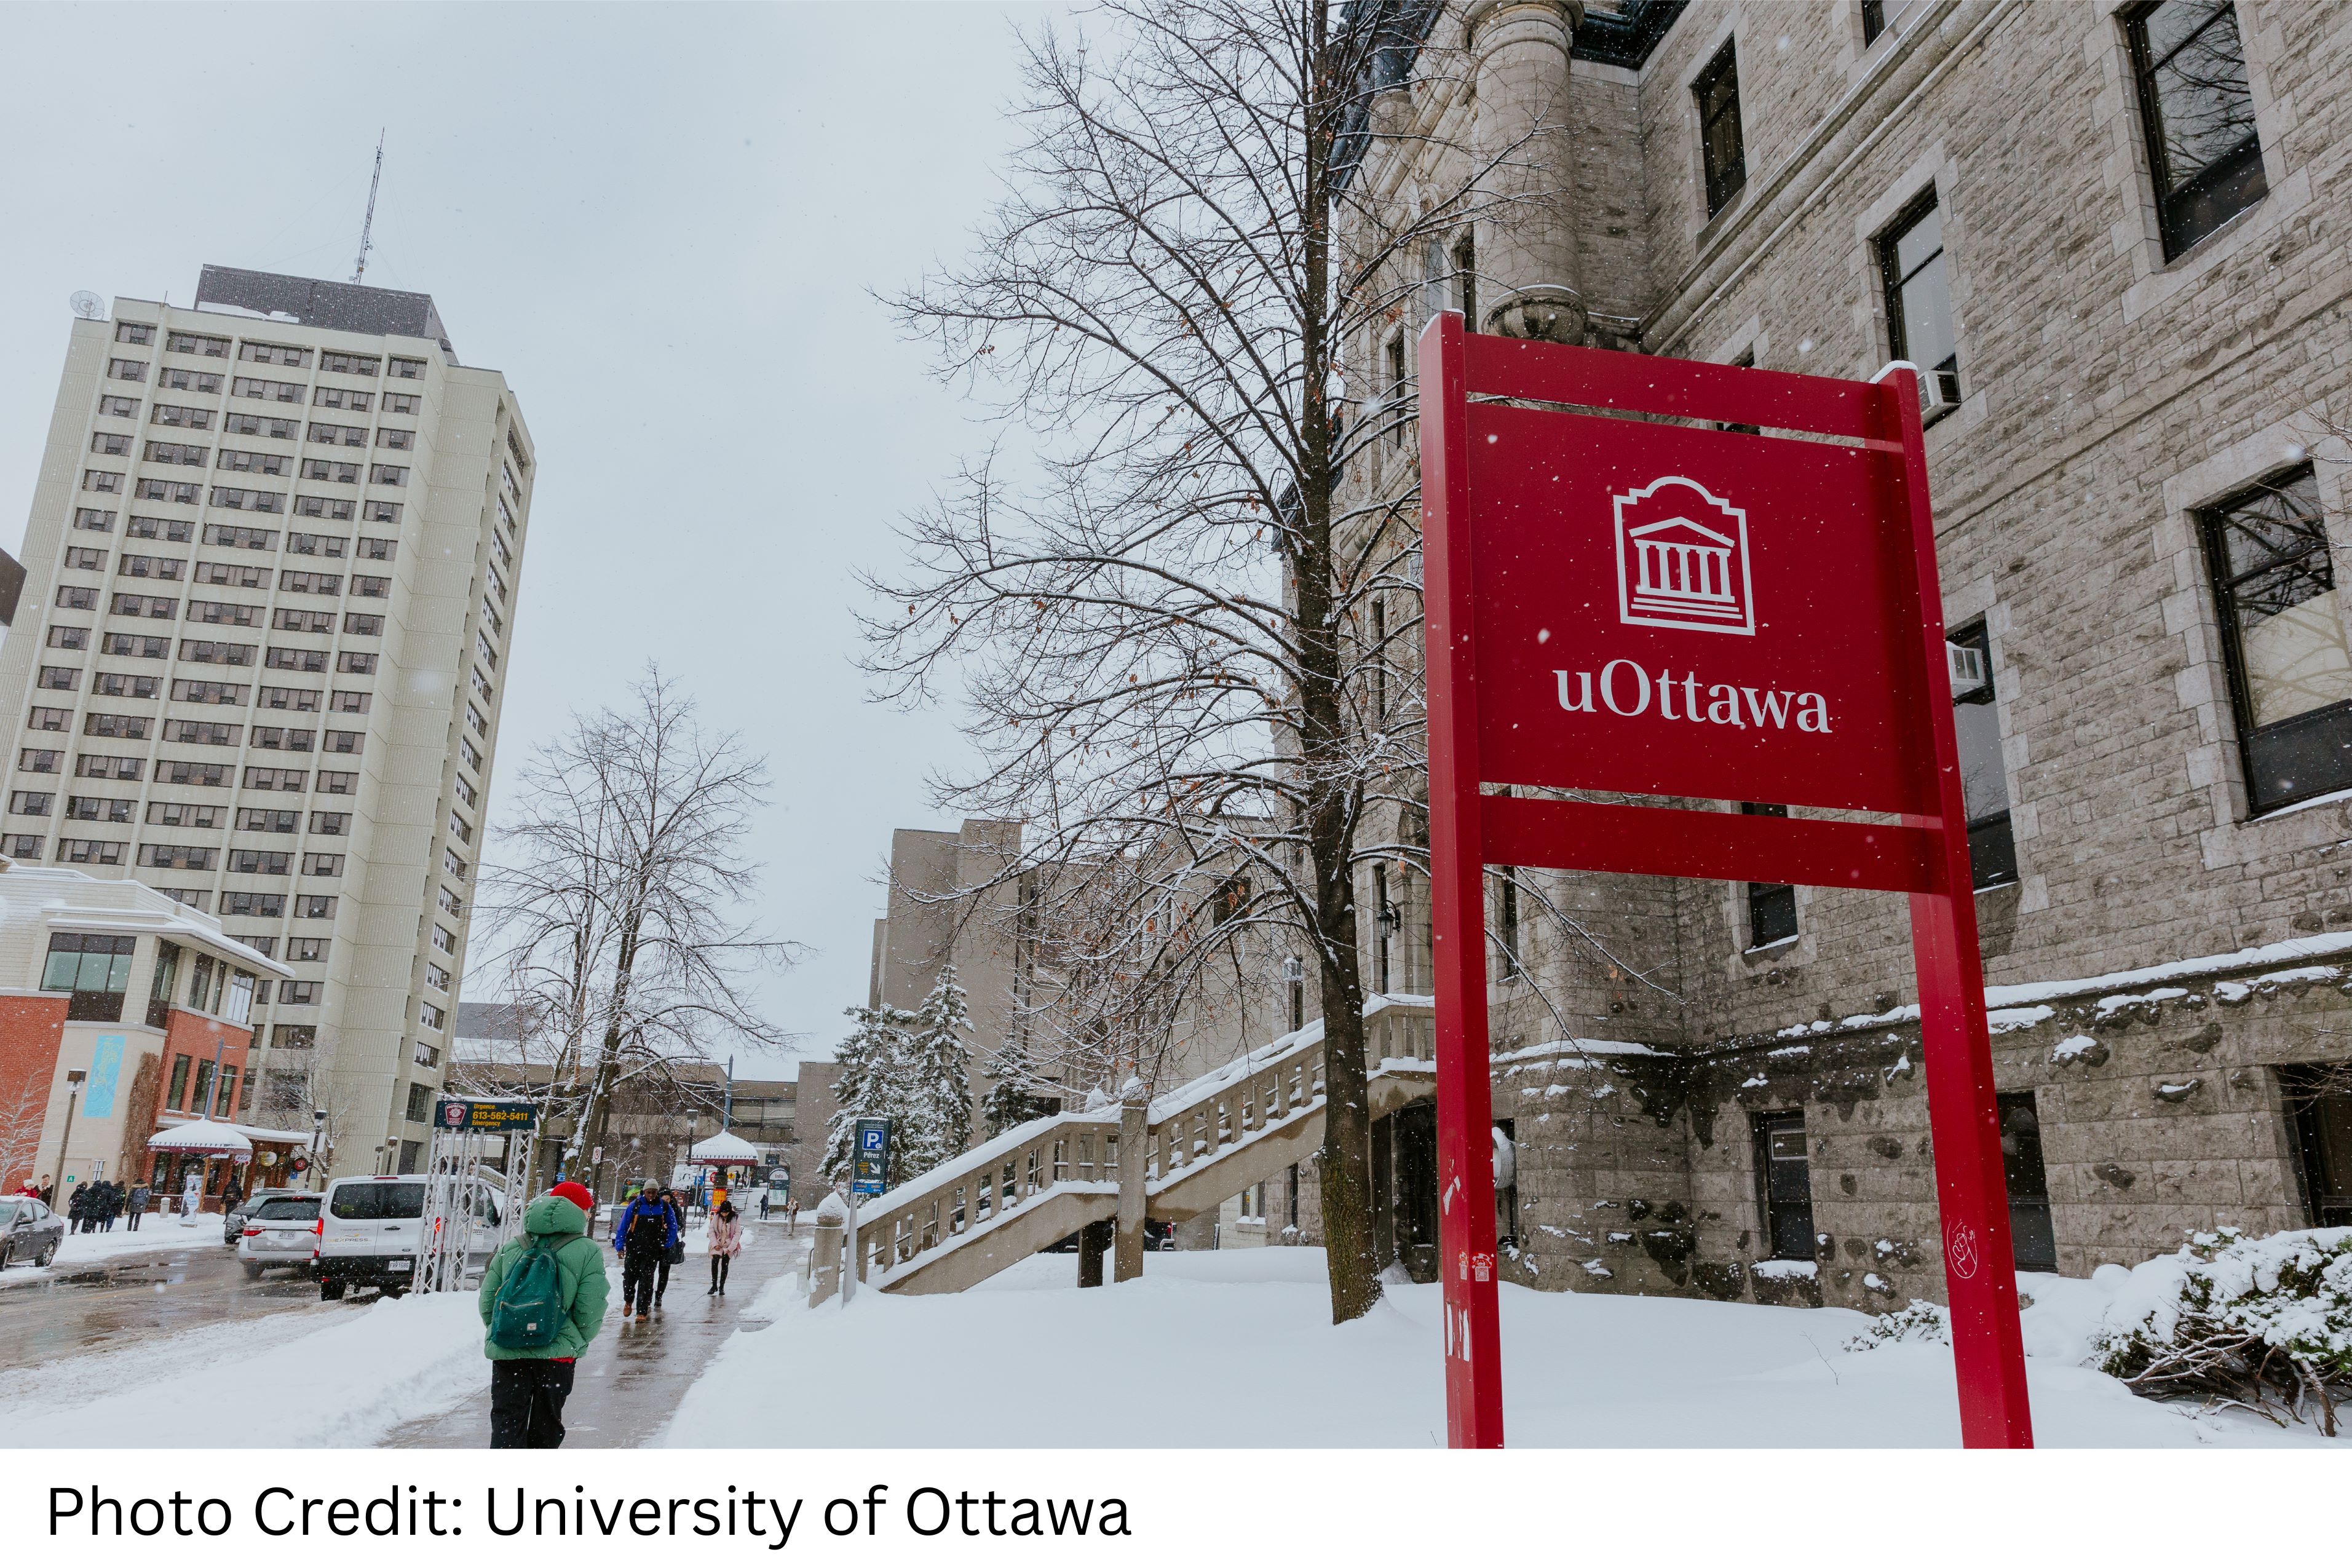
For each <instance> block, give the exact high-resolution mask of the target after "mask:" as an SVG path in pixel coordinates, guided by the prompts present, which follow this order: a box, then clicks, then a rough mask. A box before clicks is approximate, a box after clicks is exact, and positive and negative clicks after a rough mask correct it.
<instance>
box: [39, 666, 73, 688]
mask: <svg viewBox="0 0 2352 1568" xmlns="http://www.w3.org/2000/svg"><path fill="white" fill-rule="evenodd" d="M40 684H41V689H42V690H44V691H75V690H79V689H80V687H81V671H80V670H79V669H75V668H70V667H68V666H67V665H62V664H45V665H43V666H41V682H40Z"/></svg>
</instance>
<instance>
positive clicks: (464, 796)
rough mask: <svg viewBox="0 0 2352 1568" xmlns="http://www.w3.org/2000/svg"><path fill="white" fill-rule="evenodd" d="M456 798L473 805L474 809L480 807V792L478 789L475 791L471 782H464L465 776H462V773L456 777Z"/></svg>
mask: <svg viewBox="0 0 2352 1568" xmlns="http://www.w3.org/2000/svg"><path fill="white" fill-rule="evenodd" d="M457 798H458V799H459V800H461V801H463V802H465V804H467V805H470V806H473V807H474V808H475V809H477V810H479V809H480V808H481V804H482V797H481V795H480V793H479V792H478V791H477V790H476V789H475V788H474V786H473V785H472V784H467V782H466V780H465V778H464V777H463V775H460V776H459V777H458V779H457Z"/></svg>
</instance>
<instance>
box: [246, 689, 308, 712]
mask: <svg viewBox="0 0 2352 1568" xmlns="http://www.w3.org/2000/svg"><path fill="white" fill-rule="evenodd" d="M257 706H258V707H262V708H275V709H278V710H281V711H286V712H292V713H316V712H317V711H318V710H319V694H318V693H317V692H316V691H309V690H305V689H303V688H301V687H299V686H265V687H263V688H262V689H261V696H260V699H259V700H258V702H257Z"/></svg>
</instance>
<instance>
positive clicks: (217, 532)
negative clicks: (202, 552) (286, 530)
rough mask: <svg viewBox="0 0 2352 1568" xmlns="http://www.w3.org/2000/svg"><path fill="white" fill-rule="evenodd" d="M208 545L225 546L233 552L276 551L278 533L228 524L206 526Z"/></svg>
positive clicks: (217, 523)
mask: <svg viewBox="0 0 2352 1568" xmlns="http://www.w3.org/2000/svg"><path fill="white" fill-rule="evenodd" d="M205 543H206V544H225V545H226V546H228V548H230V549H231V550H275V549H277V548H278V531H277V530H275V529H269V528H238V527H235V526H233V525H231V524H229V523H226V522H213V523H206V524H205Z"/></svg>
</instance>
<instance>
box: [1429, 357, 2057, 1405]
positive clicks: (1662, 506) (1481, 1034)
mask: <svg viewBox="0 0 2352 1568" xmlns="http://www.w3.org/2000/svg"><path fill="white" fill-rule="evenodd" d="M1419 353H1420V367H1419V368H1420V400H1421V479H1422V504H1423V560H1424V574H1425V590H1424V598H1423V607H1424V611H1425V616H1424V628H1425V637H1426V639H1427V644H1426V646H1427V654H1428V693H1429V706H1428V712H1429V832H1430V836H1429V847H1430V905H1431V910H1430V913H1431V928H1432V935H1433V958H1434V961H1435V963H1434V966H1433V967H1434V978H1435V982H1436V1004H1437V1005H1436V1015H1437V1018H1436V1023H1437V1028H1436V1036H1437V1041H1436V1043H1437V1061H1436V1074H1435V1077H1436V1088H1437V1124H1438V1150H1437V1153H1438V1191H1439V1192H1440V1193H1441V1194H1444V1199H1445V1201H1443V1202H1441V1204H1440V1206H1439V1229H1440V1242H1441V1256H1444V1257H1449V1258H1453V1259H1454V1261H1455V1267H1454V1268H1449V1269H1444V1270H1441V1278H1442V1279H1443V1280H1444V1293H1445V1310H1444V1349H1445V1407H1446V1435H1447V1439H1448V1441H1449V1442H1450V1443H1452V1444H1453V1445H1454V1446H1455V1447H1499V1446H1500V1445H1501V1443H1502V1440H1503V1399H1502V1383H1501V1375H1502V1373H1501V1347H1500V1332H1501V1331H1500V1325H1499V1319H1498V1313H1497V1304H1496V1284H1497V1277H1496V1268H1495V1263H1494V1259H1495V1252H1496V1225H1495V1217H1496V1216H1495V1175H1494V1169H1493V1163H1492V1159H1491V1155H1490V1153H1489V1143H1490V1139H1491V1136H1492V1134H1491V1129H1492V1127H1493V1123H1494V1114H1493V1113H1494V1106H1493V1089H1492V1084H1491V1081H1490V1079H1489V1077H1488V1072H1489V1068H1488V1059H1487V1056H1488V1051H1487V1047H1488V1030H1487V1018H1486V984H1487V959H1486V937H1485V921H1486V867H1488V866H1513V867H1551V868H1561V869H1567V870H1580V871H1610V872H1623V873H1634V874H1644V875H1654V876H1672V877H1693V878H1706V879H1719V880H1723V881H1732V882H1741V881H1745V882H1767V883H1776V882H1777V883H1803V884H1807V885H1811V886H1816V887H1837V888H1848V889H1874V890H1880V891H1886V892H1899V893H1904V894H1907V895H1908V896H1909V900H1910V913H1911V928H1912V946H1913V952H1914V956H1915V960H1916V969H1917V973H1918V979H1919V1004H1920V1036H1921V1042H1920V1043H1921V1051H1922V1056H1923V1058H1924V1060H1925V1064H1926V1072H1925V1075H1924V1076H1925V1079H1926V1087H1927V1111H1928V1119H1929V1122H1930V1126H1931V1130H1932V1136H1933V1140H1934V1145H1933V1146H1934V1149H1935V1159H1936V1196H1937V1205H1938V1208H1939V1210H1940V1221H1941V1226H1940V1228H1941V1234H1942V1236H1943V1238H1944V1247H1943V1253H1944V1265H1945V1284H1946V1286H1947V1289H1948V1295H1949V1299H1950V1303H1951V1325H1952V1341H1953V1352H1954V1362H1955V1366H1956V1370H1957V1373H1958V1384H1959V1396H1960V1397H1959V1405H1960V1429H1961V1435H1962V1437H1963V1439H1964V1440H1965V1441H1966V1442H1967V1443H1968V1444H1969V1446H1971V1447H1990V1446H2010V1447H2024V1446H2028V1445H2030V1444H2031V1443H2032V1423H2031V1418H2030V1414H2029V1411H2028V1407H2027V1400H2026V1387H2025V1363H2024V1350H2023V1342H2022V1334H2021V1330H2020V1326H2019V1322H2018V1316H2017V1278H2016V1274H2015V1273H2014V1271H2013V1270H2011V1269H2009V1268H1990V1267H1986V1266H1985V1260H1986V1259H1989V1258H1991V1259H2006V1258H2009V1257H2010V1255H2011V1248H2010V1233H2009V1207H2008V1193H2007V1188H2006V1184H2005V1182H2004V1179H2003V1172H2002V1162H2001V1152H2000V1120H1999V1115H1998V1111H1997V1108H1996V1102H1995V1100H1994V1086H1993V1075H1992V1052H1991V1045H1990V1037H1989V1036H1988V1034H1987V1031H1986V1022H1985V1009H1984V975H1983V972H1982V968H1981V965H1980V962H1979V956H1978V943H1977V926H1976V902H1975V894H1974V890H1973V882H1972V879H1971V876H1970V872H1969V844H1968V813H1967V807H1966V804H1965V802H1964V800H1963V798H1962V795H1961V789H1960V772H1959V752H1958V742H1957V741H1956V739H1955V737H1954V734H1953V731H1952V694H1951V688H1950V677H1949V672H1948V664H1947V662H1946V655H1945V642H1944V627H1943V608H1942V599H1941V594H1940V591H1939V589H1938V587H1937V575H1936V536H1935V521H1934V518H1933V515H1932V514H1931V512H1930V510H1929V507H1928V498H1927V458H1926V450H1925V447H1924V445H1923V443H1922V441H1921V437H1920V426H1919V404H1918V386H1917V373H1916V370H1915V369H1914V368H1912V367H1910V366H1907V365H1895V366H1890V367H1888V370H1887V371H1886V372H1884V373H1882V374H1881V375H1880V377H1879V378H1878V379H1877V380H1875V381H1871V382H1857V381H1839V380H1832V379H1829V378H1825V377H1820V376H1805V375H1791V374H1784V373H1780V372H1775V371H1759V370H1748V369H1735V368H1733V367H1730V366H1726V365H1713V364H1703V363H1695V362H1692V361H1687V360H1672V359H1664V358H1659V357H1655V356H1652V355H1646V354H1634V353H1605V352H1601V351H1597V350H1591V349H1581V348H1568V347H1561V346H1559V345H1556V344H1550V343H1543V342H1530V341H1528V340H1523V339H1512V338H1504V337H1500V336H1496V335H1494V334H1489V333H1475V334H1472V333H1465V331H1464V330H1463V321H1462V318H1461V316H1459V315H1458V314H1455V313H1453V312H1450V311H1448V312H1441V313H1439V314H1438V315H1436V316H1435V317H1433V318H1432V320H1431V321H1430V323H1429V325H1428V326H1427V327H1426V328H1425V329H1423V332H1422V334H1421V340H1420V351H1419ZM1489 785H1500V786H1503V788H1502V790H1501V792H1500V793H1496V794H1489V793H1488V791H1487V786H1489ZM1527 786H1533V788H1535V789H1538V790H1544V791H1549V792H1553V793H1552V795H1549V796H1548V797H1538V796H1534V795H1530V794H1529V793H1528V788H1527ZM1569 791H1573V792H1579V793H1582V792H1598V793H1602V794H1608V795H1625V796H1633V797H1635V800H1636V801H1639V800H1640V799H1641V797H1650V802H1649V804H1627V803H1623V802H1620V801H1597V800H1591V799H1584V798H1575V797H1573V796H1570V797H1567V798H1561V797H1560V795H1559V792H1569ZM1670 801H1672V802H1691V801H1697V802H1702V803H1713V804H1711V805H1704V806H1702V807H1701V808H1699V809H1692V808H1691V807H1690V806H1689V805H1684V804H1669V802H1670ZM1750 803H1752V804H1756V805H1766V806H1769V807H1773V808H1775V809H1773V810H1772V811H1769V812H1766V813H1761V814H1758V813H1750V812H1747V811H1744V810H1742V806H1743V805H1747V804H1750ZM1790 807H1797V808H1801V809H1806V810H1811V811H1814V812H1820V811H1835V812H1843V813H1853V812H1863V813H1871V814H1875V815H1876V816H1878V817H1879V818H1881V820H1877V821H1869V820H1854V819H1853V818H1851V817H1847V818H1844V819H1836V818H1829V817H1824V816H1819V815H1813V816H1792V815H1790ZM1888 818H1891V819H1893V820H1885V819H1888Z"/></svg>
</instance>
